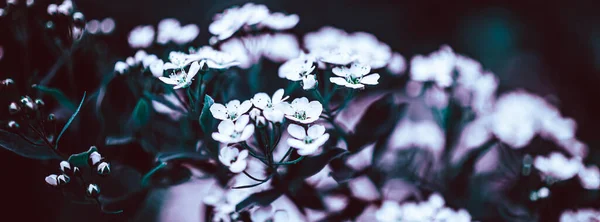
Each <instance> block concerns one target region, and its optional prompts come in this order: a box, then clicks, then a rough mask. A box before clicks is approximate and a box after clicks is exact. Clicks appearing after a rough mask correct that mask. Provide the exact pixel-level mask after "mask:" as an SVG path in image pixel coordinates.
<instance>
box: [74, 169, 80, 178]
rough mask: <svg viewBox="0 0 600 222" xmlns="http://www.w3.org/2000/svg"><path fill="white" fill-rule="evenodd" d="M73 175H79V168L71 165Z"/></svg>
mask: <svg viewBox="0 0 600 222" xmlns="http://www.w3.org/2000/svg"><path fill="white" fill-rule="evenodd" d="M73 175H74V176H79V175H81V170H79V167H73Z"/></svg>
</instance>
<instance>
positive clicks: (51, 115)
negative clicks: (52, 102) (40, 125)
mask: <svg viewBox="0 0 600 222" xmlns="http://www.w3.org/2000/svg"><path fill="white" fill-rule="evenodd" d="M48 121H51V122H52V121H56V116H55V115H54V113H50V115H48Z"/></svg>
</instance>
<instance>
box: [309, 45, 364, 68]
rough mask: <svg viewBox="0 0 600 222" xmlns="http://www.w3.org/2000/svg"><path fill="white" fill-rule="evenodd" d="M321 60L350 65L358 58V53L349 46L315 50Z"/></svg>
mask: <svg viewBox="0 0 600 222" xmlns="http://www.w3.org/2000/svg"><path fill="white" fill-rule="evenodd" d="M314 53H315V55H317V58H318V59H319V61H321V62H324V63H329V64H334V65H348V64H350V63H351V62H353V61H355V60H356V59H357V57H356V55H355V54H354V53H352V51H351V50H350V49H348V48H342V47H338V48H330V49H320V50H315V51H314Z"/></svg>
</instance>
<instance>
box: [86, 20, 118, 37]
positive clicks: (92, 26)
mask: <svg viewBox="0 0 600 222" xmlns="http://www.w3.org/2000/svg"><path fill="white" fill-rule="evenodd" d="M115 26H116V25H115V20H114V19H112V18H105V19H103V20H102V21H100V20H96V19H92V20H90V21H88V22H87V23H86V24H85V31H87V32H88V33H90V34H92V35H109V34H111V33H112V32H113V31H114V30H115Z"/></svg>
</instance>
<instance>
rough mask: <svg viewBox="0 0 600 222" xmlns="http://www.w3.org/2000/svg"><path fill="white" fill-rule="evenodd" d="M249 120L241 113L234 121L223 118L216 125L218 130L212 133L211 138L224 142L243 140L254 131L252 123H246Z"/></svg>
mask: <svg viewBox="0 0 600 222" xmlns="http://www.w3.org/2000/svg"><path fill="white" fill-rule="evenodd" d="M249 122H250V117H248V115H242V116H241V117H239V119H238V120H237V121H235V123H234V122H233V121H231V120H228V119H227V120H223V121H221V123H219V126H218V127H217V129H218V132H214V133H213V134H212V138H213V139H214V140H216V141H219V142H221V143H225V144H229V143H237V142H242V141H245V140H247V139H248V138H250V136H252V134H253V133H254V125H252V124H250V125H248V123H249Z"/></svg>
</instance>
